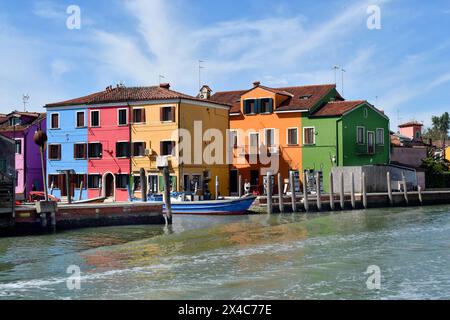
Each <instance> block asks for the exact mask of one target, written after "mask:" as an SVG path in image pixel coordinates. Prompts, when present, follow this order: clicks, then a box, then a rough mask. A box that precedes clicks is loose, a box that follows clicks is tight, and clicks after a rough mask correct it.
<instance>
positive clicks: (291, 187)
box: [289, 171, 297, 212]
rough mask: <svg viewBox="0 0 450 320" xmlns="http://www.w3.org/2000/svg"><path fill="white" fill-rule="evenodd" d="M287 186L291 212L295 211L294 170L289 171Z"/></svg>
mask: <svg viewBox="0 0 450 320" xmlns="http://www.w3.org/2000/svg"><path fill="white" fill-rule="evenodd" d="M289 187H290V189H291V202H292V212H297V196H296V194H295V177H294V172H293V171H291V172H289Z"/></svg>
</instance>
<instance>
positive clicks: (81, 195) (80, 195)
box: [78, 181, 83, 201]
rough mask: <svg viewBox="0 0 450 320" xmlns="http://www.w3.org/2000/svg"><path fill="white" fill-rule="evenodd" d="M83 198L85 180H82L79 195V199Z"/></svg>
mask: <svg viewBox="0 0 450 320" xmlns="http://www.w3.org/2000/svg"><path fill="white" fill-rule="evenodd" d="M82 198H83V181H81V182H80V193H79V195H78V201H81V199H82Z"/></svg>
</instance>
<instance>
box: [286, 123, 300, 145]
mask: <svg viewBox="0 0 450 320" xmlns="http://www.w3.org/2000/svg"><path fill="white" fill-rule="evenodd" d="M290 130H296V132H297V134H296V140H297V143H289V137H290V135H289V131H290ZM298 140H299V139H298V127H290V128H286V144H287V145H288V146H298V145H299V143H298Z"/></svg>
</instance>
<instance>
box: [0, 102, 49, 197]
mask: <svg viewBox="0 0 450 320" xmlns="http://www.w3.org/2000/svg"><path fill="white" fill-rule="evenodd" d="M45 117H46V115H45V114H43V113H35V112H18V111H14V112H12V113H10V114H8V115H6V116H5V117H4V118H3V122H2V123H0V134H1V135H3V136H5V137H8V138H10V139H13V140H15V141H16V145H15V162H16V163H15V172H16V178H15V179H16V187H15V192H16V198H17V199H18V200H24V199H26V198H28V195H29V193H30V192H31V191H43V181H42V162H41V156H40V150H39V147H38V146H37V145H36V144H35V143H34V140H33V138H34V134H35V133H36V131H37V130H42V131H44V132H45V131H46V121H45Z"/></svg>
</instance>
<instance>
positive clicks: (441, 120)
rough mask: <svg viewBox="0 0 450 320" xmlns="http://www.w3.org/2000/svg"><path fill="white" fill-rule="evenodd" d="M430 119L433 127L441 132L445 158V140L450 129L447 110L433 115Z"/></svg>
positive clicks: (449, 117) (449, 116) (449, 118)
mask: <svg viewBox="0 0 450 320" xmlns="http://www.w3.org/2000/svg"><path fill="white" fill-rule="evenodd" d="M431 121H432V122H433V129H434V130H436V131H437V132H439V133H440V134H441V137H442V147H443V150H444V159H445V140H447V137H448V131H449V130H450V115H449V114H448V112H445V113H444V114H443V115H442V116H440V117H436V116H433V118H431Z"/></svg>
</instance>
